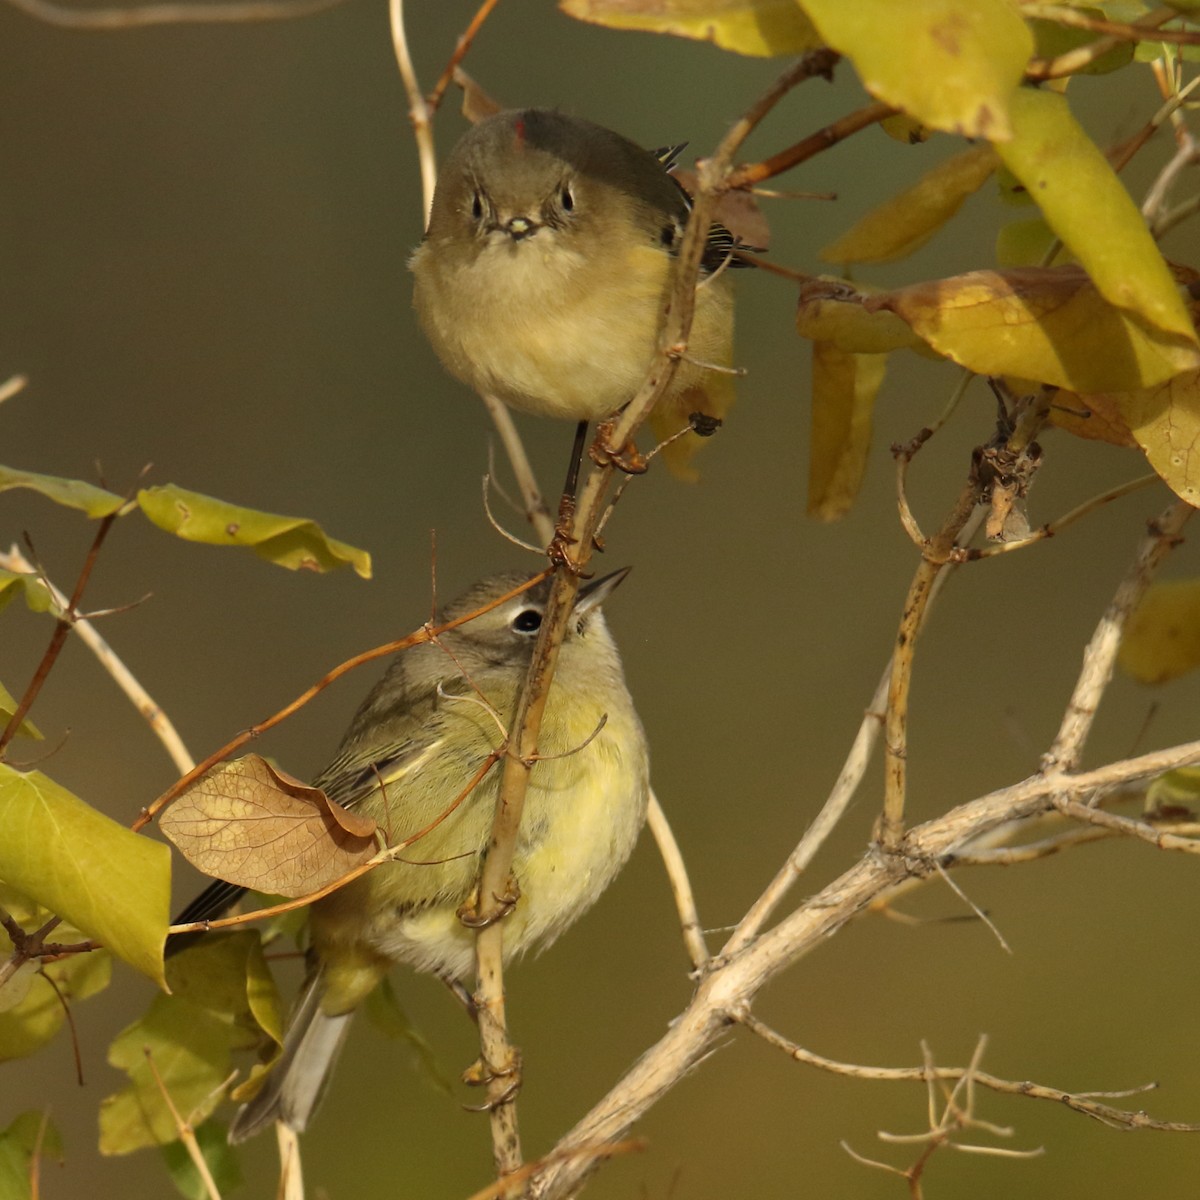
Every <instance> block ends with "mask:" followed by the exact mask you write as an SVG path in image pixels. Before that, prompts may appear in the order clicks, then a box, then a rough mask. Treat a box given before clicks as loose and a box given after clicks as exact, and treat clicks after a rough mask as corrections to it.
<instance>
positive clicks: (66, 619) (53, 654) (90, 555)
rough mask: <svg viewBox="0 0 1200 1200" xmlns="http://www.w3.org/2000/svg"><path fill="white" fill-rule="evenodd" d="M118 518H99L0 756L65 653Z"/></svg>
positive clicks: (2, 737)
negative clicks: (80, 607) (73, 627)
mask: <svg viewBox="0 0 1200 1200" xmlns="http://www.w3.org/2000/svg"><path fill="white" fill-rule="evenodd" d="M116 519H117V514H116V513H110V514H109V515H108V516H107V517H101V518H100V523H99V525H98V527H97V529H96V536H95V537H93V538H92V544H91V546H90V547H89V549H88V552H87V557H86V558H85V559H84V560H83V566H82V567H81V568H80V571H79V578H78V579H77V580H76V581H75V589H74V591H73V592H72V593H71V598H70V599H69V600H68V601H67V606H66V608H65V609H63V611H62V614H61V615H60V616H59V618H58V620H57V621H55V623H54V632H53V633H51V635H50V641H49V643H48V645H47V646H46V649H45V651H44V652H43V654H42V658H41V661H40V662H39V663H38V665H37V668H36V670H35V671H34V673H33V678H32V679H30V681H29V684H28V686H27V687H26V688H25V692H24V694H23V695H22V696H21V700H20V702H19V703H18V704H17V707H16V711H15V712H14V713H13V715H12V716H11V717H10V718H9V720H8V724H7V725H5V727H4V731H3V732H2V733H0V757H3V753H4V748H5V747H6V746H7V745H8V743H9V742H11V741H12V739H13V738H14V737H15V736H16V733H17V730H18V729H20V727H21V722H22V721H23V720H25V717H26V714H27V713H28V712H29V710H30V708H31V707H32V706H33V702H34V701H35V700H36V699H37V697H38V693H39V692H40V691H41V690H42V685H43V684H44V683H45V682H46V678H47V676H48V675H49V674H50V671H51V669H52V668H53V667H54V664H55V663H56V662H57V661H58V656H59V654H60V653H62V648H63V646H64V644H65V643H66V640H67V635H68V634H69V633H70V632H71V626H72V624H74V622H75V619H76V616H77V614H78V610H79V602H80V600H82V599H83V593H84V590H85V589H86V587H87V585H88V581H89V580H90V579H91V577H92V570H93V568H94V567H95V565H96V559H97V557H98V556H99V554H100V547H101V546H103V545H104V539H105V538H106V537H108V531H109V530H110V529H111V528H112V527H113V522H114V521H115V520H116Z"/></svg>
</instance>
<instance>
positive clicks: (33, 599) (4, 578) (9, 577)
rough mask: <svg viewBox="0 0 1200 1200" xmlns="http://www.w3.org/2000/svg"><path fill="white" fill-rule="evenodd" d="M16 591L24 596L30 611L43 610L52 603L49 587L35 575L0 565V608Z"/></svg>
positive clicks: (3, 606) (4, 605) (5, 604)
mask: <svg viewBox="0 0 1200 1200" xmlns="http://www.w3.org/2000/svg"><path fill="white" fill-rule="evenodd" d="M18 593H20V595H22V596H24V597H25V605H26V607H27V608H28V609H29V610H30V611H31V612H45V611H46V610H47V609H48V608H49V607H50V606H51V605H52V604H53V603H54V597H53V596H52V595H51V594H50V589H49V588H48V587H47V586H46V585H45V584H44V583H43V582H42V581H41V580H40V579H38V578H37V576H36V575H25V574H21V573H19V572H17V571H9V570H6V569H5V568H4V567H0V609H2V608H5V607H6V606H7V605H8V603H9V601H10V600H12V598H13V597H14V596H16V595H17V594H18Z"/></svg>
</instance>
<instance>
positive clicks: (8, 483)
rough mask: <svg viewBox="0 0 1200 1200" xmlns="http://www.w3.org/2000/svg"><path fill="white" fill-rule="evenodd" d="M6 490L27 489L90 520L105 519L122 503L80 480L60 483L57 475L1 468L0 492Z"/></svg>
mask: <svg viewBox="0 0 1200 1200" xmlns="http://www.w3.org/2000/svg"><path fill="white" fill-rule="evenodd" d="M9 488H30V489H31V490H33V491H35V492H40V493H41V494H42V495H43V496H45V497H46V498H47V499H48V500H53V501H54V503H55V504H63V505H66V507H67V508H78V509H80V510H81V511H83V512H85V513H87V515H88V516H89V517H107V516H108V515H109V513H115V512H116V511H117V509H118V508H120V507H121V505H122V504H124V503H125V501H124V500H123V499H122V498H121V497H120V496H118V495H115V494H114V493H113V492H106V491H105V490H104V489H103V488H98V487H96V485H95V484H92V483H84V482H83V480H81V479H60V478H59V477H58V476H57V475H38V474H35V473H34V472H33V471H18V470H15V469H14V468H12V467H0V492H6V491H8V490H9Z"/></svg>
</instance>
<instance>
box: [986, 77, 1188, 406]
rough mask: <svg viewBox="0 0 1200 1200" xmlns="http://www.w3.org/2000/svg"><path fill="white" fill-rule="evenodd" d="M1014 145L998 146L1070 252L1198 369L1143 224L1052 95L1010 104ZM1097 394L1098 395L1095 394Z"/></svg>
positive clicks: (1108, 293)
mask: <svg viewBox="0 0 1200 1200" xmlns="http://www.w3.org/2000/svg"><path fill="white" fill-rule="evenodd" d="M1011 111H1012V118H1013V134H1014V136H1013V139H1012V141H1010V142H1004V143H999V144H997V146H996V149H997V150H998V151H999V152H1000V156H1001V158H1003V159H1004V162H1005V164H1006V165H1007V166H1008V168H1009V169H1010V170H1011V171H1012V173H1013V174H1014V175H1015V176H1017V178H1018V179H1020V181H1021V182H1022V184H1024V186H1025V188H1026V189H1027V190H1028V192H1029V194H1030V195H1031V196H1032V197H1033V199H1034V200H1035V201H1036V203H1037V205H1038V207H1039V208H1040V209H1041V210H1042V213H1043V214H1044V215H1045V218H1046V221H1047V223H1048V224H1049V226H1050V228H1051V229H1053V230H1054V232H1055V233H1056V234H1058V236H1059V237H1060V238H1062V240H1063V242H1065V243H1066V245H1067V248H1068V249H1069V250H1070V251H1071V253H1072V254H1073V255H1074V256H1075V258H1076V259H1077V260H1078V261H1079V263H1080V265H1081V266H1082V267H1083V268H1084V270H1086V271H1087V273H1088V275H1089V276H1090V277H1091V279H1092V282H1093V283H1094V284H1095V285H1096V287H1097V289H1098V290H1099V292H1100V294H1101V295H1102V296H1103V297H1104V298H1105V299H1106V300H1107V301H1108V302H1109V303H1110V304H1112V305H1115V306H1116V307H1117V308H1120V309H1123V310H1125V311H1126V312H1129V313H1132V314H1133V315H1134V316H1136V317H1140V318H1141V319H1142V321H1144V322H1145V323H1147V324H1149V325H1151V326H1153V327H1154V328H1156V329H1160V330H1162V331H1163V332H1164V333H1166V334H1168V335H1169V336H1170V337H1171V338H1172V339H1173V340H1174V341H1176V342H1177V343H1178V344H1179V345H1180V347H1181V348H1182V349H1184V350H1188V351H1190V352H1191V354H1192V358H1193V361H1192V362H1191V363H1190V364H1186V365H1184V366H1183V367H1181V368H1180V369H1181V370H1187V369H1189V367H1190V366H1198V365H1200V348H1198V347H1197V345H1196V332H1195V330H1194V329H1193V327H1192V322H1191V320H1190V318H1189V317H1188V313H1187V309H1186V307H1185V306H1184V303H1183V300H1182V298H1181V297H1180V295H1179V291H1178V289H1177V288H1176V286H1175V281H1174V279H1173V278H1172V277H1171V272H1170V270H1169V268H1168V267H1167V264H1166V263H1165V262H1164V261H1163V257H1162V255H1161V254H1160V253H1159V250H1158V246H1157V245H1156V244H1155V242H1154V239H1153V238H1152V237H1151V236H1150V232H1149V230H1148V229H1147V228H1146V223H1145V221H1144V220H1143V219H1142V215H1141V213H1140V212H1139V211H1138V208H1137V205H1136V204H1134V202H1133V200H1132V199H1131V198H1130V196H1129V193H1128V192H1127V191H1126V190H1125V187H1124V185H1123V184H1122V183H1121V181H1120V180H1119V179H1118V178H1117V176H1116V174H1115V173H1114V172H1113V169H1112V167H1111V166H1109V163H1108V160H1107V159H1106V158H1105V157H1104V155H1103V154H1101V152H1100V151H1099V149H1098V148H1097V147H1096V145H1095V143H1094V142H1093V141H1092V140H1091V138H1089V137H1088V136H1087V134H1086V133H1084V131H1083V129H1082V127H1081V126H1080V125H1079V123H1078V122H1077V121H1076V120H1075V118H1074V117H1073V116H1072V115H1071V110H1070V109H1069V108H1068V107H1067V102H1066V100H1064V99H1063V97H1062V96H1058V95H1055V94H1054V93H1053V92H1046V91H1034V90H1033V89H1031V88H1022V89H1021V90H1020V91H1019V92H1018V93H1017V95H1016V96H1015V97H1014V98H1013V103H1012V107H1011ZM1096 390H1099V389H1096Z"/></svg>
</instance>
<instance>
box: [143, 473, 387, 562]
mask: <svg viewBox="0 0 1200 1200" xmlns="http://www.w3.org/2000/svg"><path fill="white" fill-rule="evenodd" d="M137 502H138V505H139V506H140V507H141V510H142V511H143V512H144V513H145V514H146V516H147V517H149V518H150V520H151V521H153V522H154V524H155V525H157V526H158V527H159V528H160V529H165V530H166V531H167V532H168V533H173V534H175V535H176V537H181V538H183V539H185V540H186V541H189V542H203V543H204V544H205V545H209V546H248V547H249V548H250V549H252V550H253V551H254V553H255V554H257V555H258V556H259V557H260V558H265V559H267V561H268V562H273V563H277V564H278V565H279V566H281V567H287V568H288V569H289V570H291V571H295V570H297V569H299V568H301V567H304V568H305V569H307V570H310V571H332V570H335V569H336V568H338V567H344V566H347V565H349V566H351V567H353V568H354V570H355V571H356V572H357V574H359V575H360V576H361V577H362V578H363V579H370V578H371V556H370V555H369V554H368V553H367V552H366V551H365V550H359V549H356V548H355V547H354V546H348V545H347V544H346V543H345V542H338V541H335V540H334V539H333V538H331V537H328V536H327V535H326V534H325V532H324V531H323V530H322V529H321V527H320V526H319V525H317V524H316V522H314V521H309V520H307V519H305V518H303V517H283V516H278V515H276V514H274V513H265V512H259V511H257V510H256V509H253V508H240V507H238V506H237V505H235V504H227V503H226V502H225V501H224V500H214V499H213V498H212V497H211V496H202V495H201V494H200V493H199V492H189V491H186V490H185V489H184V488H181V487H176V486H175V485H174V484H168V485H167V486H166V487H155V488H146V489H143V490H142V491H140V492H138V495H137Z"/></svg>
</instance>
